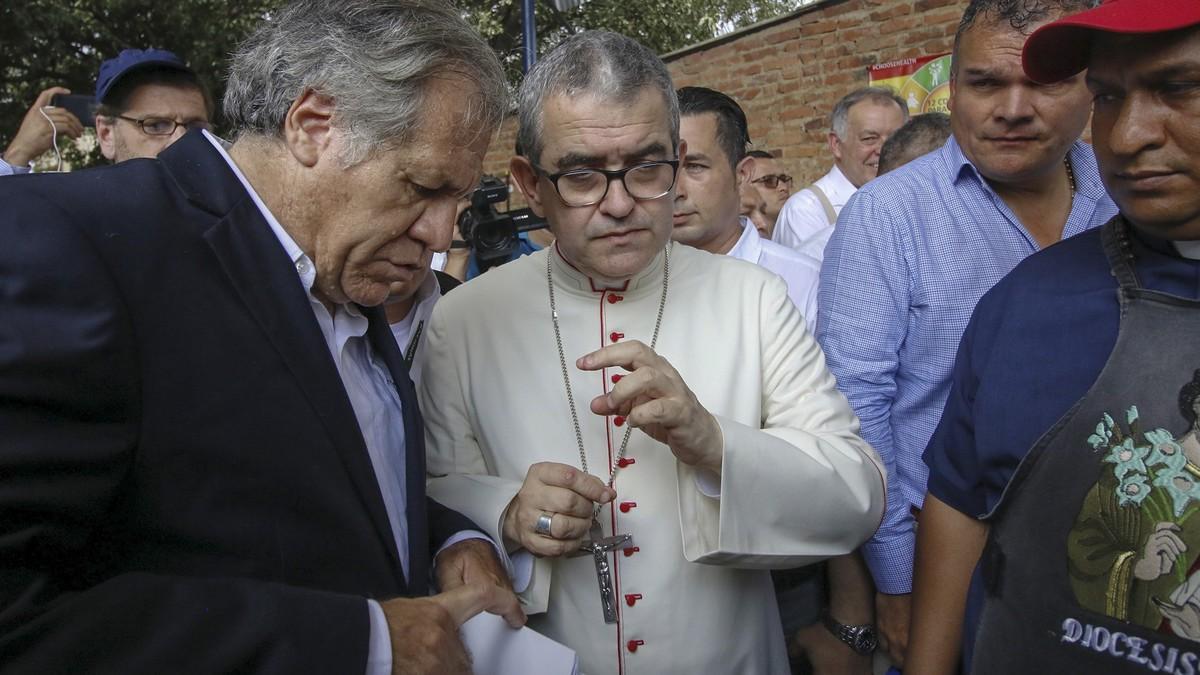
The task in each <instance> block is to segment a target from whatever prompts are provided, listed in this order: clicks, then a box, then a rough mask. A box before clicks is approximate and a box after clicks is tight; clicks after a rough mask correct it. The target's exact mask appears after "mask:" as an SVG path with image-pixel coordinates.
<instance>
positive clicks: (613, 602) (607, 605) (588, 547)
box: [579, 520, 633, 623]
mask: <svg viewBox="0 0 1200 675" xmlns="http://www.w3.org/2000/svg"><path fill="white" fill-rule="evenodd" d="M632 545H633V535H632V534H618V535H614V536H612V537H605V536H604V533H603V532H602V531H601V530H600V522H599V521H597V520H592V528H591V530H590V531H589V532H588V540H587V541H585V542H583V545H582V546H580V547H579V551H580V553H581V554H582V553H590V554H592V562H593V563H594V564H595V565H596V580H597V581H598V582H599V584H600V606H601V608H602V609H603V610H604V623H616V622H617V598H616V594H615V592H614V591H613V583H612V574H611V573H610V571H609V567H608V554H609V552H610V551H620V550H623V549H626V548H629V547H630V546H632Z"/></svg>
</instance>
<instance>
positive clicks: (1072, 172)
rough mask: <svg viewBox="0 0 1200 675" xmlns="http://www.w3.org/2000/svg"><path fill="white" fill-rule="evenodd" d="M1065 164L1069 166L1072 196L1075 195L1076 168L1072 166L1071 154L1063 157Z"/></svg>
mask: <svg viewBox="0 0 1200 675" xmlns="http://www.w3.org/2000/svg"><path fill="white" fill-rule="evenodd" d="M1063 164H1065V165H1066V167H1067V185H1069V186H1071V196H1075V169H1074V168H1072V167H1071V156H1070V155H1066V156H1064V157H1063Z"/></svg>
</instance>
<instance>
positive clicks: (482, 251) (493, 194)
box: [458, 176, 546, 272]
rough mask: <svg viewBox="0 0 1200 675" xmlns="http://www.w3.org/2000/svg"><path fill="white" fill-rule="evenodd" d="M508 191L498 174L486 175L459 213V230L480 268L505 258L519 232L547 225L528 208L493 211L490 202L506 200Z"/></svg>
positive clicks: (513, 248)
mask: <svg viewBox="0 0 1200 675" xmlns="http://www.w3.org/2000/svg"><path fill="white" fill-rule="evenodd" d="M508 192H509V189H508V186H507V185H505V184H504V183H503V182H502V181H501V180H500V179H499V178H496V177H494V176H485V177H484V178H483V180H482V181H481V182H480V184H479V187H478V188H477V189H476V190H475V191H474V192H472V193H471V206H470V207H468V208H467V210H466V211H463V212H462V214H461V215H460V216H459V217H458V231H459V232H460V233H461V234H462V238H463V240H464V241H466V245H467V246H468V247H469V248H470V249H471V251H472V252H473V253H474V255H475V261H476V264H477V265H478V266H479V271H480V272H484V271H486V270H488V269H490V268H492V267H495V266H496V265H500V264H502V263H505V262H508V261H509V260H510V259H511V258H512V256H513V253H515V252H516V251H517V249H518V247H519V246H520V240H519V239H518V238H517V235H518V234H520V233H522V232H529V231H531V230H540V229H542V228H544V227H546V221H545V220H543V219H541V218H539V217H538V216H537V215H535V214H534V213H533V211H530V210H529V209H512V210H510V211H507V212H505V213H500V212H498V211H496V207H495V206H493V205H494V204H499V203H500V202H503V201H507V200H508Z"/></svg>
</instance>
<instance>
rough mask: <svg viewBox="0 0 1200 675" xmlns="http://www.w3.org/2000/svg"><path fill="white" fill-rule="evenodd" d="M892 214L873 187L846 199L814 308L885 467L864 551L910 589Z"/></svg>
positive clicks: (906, 293)
mask: <svg viewBox="0 0 1200 675" xmlns="http://www.w3.org/2000/svg"><path fill="white" fill-rule="evenodd" d="M895 217H896V216H894V215H893V214H892V213H889V212H888V204H887V203H884V202H882V201H881V200H880V199H879V198H877V197H875V196H874V195H872V194H869V193H864V192H859V193H856V194H855V195H854V197H852V198H851V199H850V201H849V202H848V203H847V204H846V207H845V208H844V209H843V210H842V212H841V214H840V216H839V217H838V222H837V226H836V227H835V228H834V231H833V236H832V238H831V239H830V241H829V244H828V246H827V247H826V249H825V261H824V264H823V265H822V268H821V283H820V286H819V291H818V311H817V317H818V318H817V339H818V341H819V342H820V343H821V347H822V348H823V349H824V350H825V357H826V359H827V362H828V365H829V370H830V371H832V372H833V374H834V375H835V376H836V377H837V380H838V387H839V388H840V389H841V390H842V393H843V394H845V396H846V398H847V399H848V400H849V401H850V405H851V407H853V408H854V411H855V413H856V414H857V415H858V417H859V420H860V421H861V423H862V432H861V433H862V437H863V439H865V440H866V441H867V442H868V443H870V444H871V445H872V447H874V448H875V450H876V451H877V452H878V453H879V456H880V457H881V458H882V459H883V462H884V465H885V467H886V469H887V479H888V488H889V489H888V495H887V511H886V513H885V515H884V518H883V522H882V524H881V525H880V527H879V530H878V532H876V534H875V536H874V537H873V538H872V539H871V540H870V541H869V542H868V543H867V544H865V545H864V547H863V553H864V557H865V558H866V561H867V564H868V566H869V567H870V568H871V572H872V575H873V576H874V577H875V584H876V586H877V588H878V589H879V590H880V592H883V593H890V594H896V593H908V592H911V590H912V564H913V553H914V549H915V538H914V535H913V528H912V516H911V514H910V511H909V505H908V503H907V500H906V499H905V497H904V495H903V491H902V490H901V489H900V486H899V479H898V476H897V471H896V452H895V446H894V444H893V436H892V429H893V427H892V417H891V410H892V404H893V402H894V400H895V396H896V373H897V369H898V367H899V356H898V355H899V350H900V346H901V344H902V343H903V342H904V339H905V335H906V327H907V322H908V314H909V305H910V287H911V284H910V277H909V266H908V261H907V257H906V255H905V250H906V245H905V242H904V241H903V237H902V236H901V235H900V232H901V231H902V229H901V228H900V227H897V225H898V224H897V223H896V222H894V219H895Z"/></svg>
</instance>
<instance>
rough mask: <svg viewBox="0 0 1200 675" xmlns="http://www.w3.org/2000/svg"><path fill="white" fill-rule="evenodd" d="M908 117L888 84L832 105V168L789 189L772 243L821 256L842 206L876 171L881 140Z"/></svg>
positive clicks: (904, 108)
mask: <svg viewBox="0 0 1200 675" xmlns="http://www.w3.org/2000/svg"><path fill="white" fill-rule="evenodd" d="M907 120H908V106H907V105H906V104H905V103H904V101H903V99H901V98H900V97H899V96H896V94H894V93H893V92H892V90H890V89H883V88H881V87H863V88H861V89H855V90H854V91H852V92H850V93H849V94H846V95H845V96H843V97H842V100H840V101H838V102H837V105H835V106H834V107H833V114H832V116H831V120H830V131H829V153H830V154H831V155H833V168H831V169H830V170H829V173H827V174H825V175H824V176H822V177H820V178H818V179H817V180H816V182H814V183H813V184H812V185H809V186H808V187H806V188H804V189H802V190H799V191H798V192H796V194H794V195H792V196H791V197H790V198H789V199H788V200H787V203H786V204H784V205H783V209H782V210H781V211H780V212H779V218H778V219H777V220H776V221H775V233H774V235H773V238H774V240H775V242H776V243H778V244H783V245H784V246H787V247H789V248H793V249H796V250H798V251H801V252H803V253H807V254H808V255H810V256H812V257H814V258H817V259H818V260H820V259H822V257H823V256H822V251H823V250H824V249H825V243H826V242H828V241H829V236H830V235H831V234H833V226H834V223H836V222H837V215H838V213H839V212H841V210H842V207H843V206H845V205H846V202H847V201H848V200H849V199H850V195H853V194H854V193H855V192H856V191H857V190H858V188H860V187H862V186H863V185H865V184H866V183H867V181H870V180H871V179H873V178H875V176H876V174H877V173H878V171H879V150H880V149H881V148H882V147H883V142H884V141H886V140H887V139H888V137H889V136H891V135H892V133H893V132H895V131H896V129H899V128H900V125H902V124H904V123H905V122H906V121H907Z"/></svg>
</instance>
